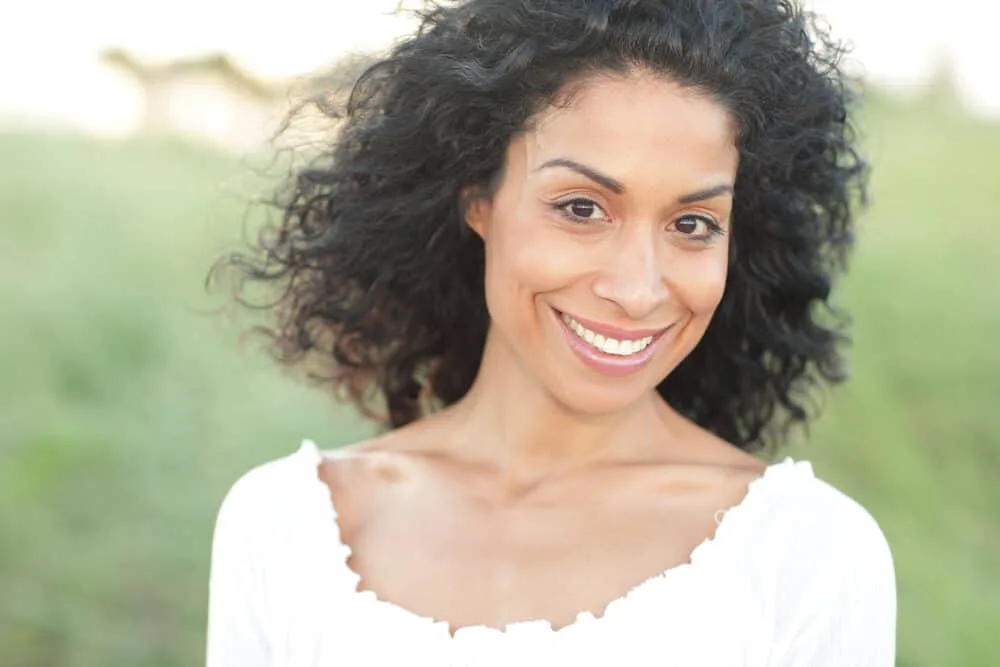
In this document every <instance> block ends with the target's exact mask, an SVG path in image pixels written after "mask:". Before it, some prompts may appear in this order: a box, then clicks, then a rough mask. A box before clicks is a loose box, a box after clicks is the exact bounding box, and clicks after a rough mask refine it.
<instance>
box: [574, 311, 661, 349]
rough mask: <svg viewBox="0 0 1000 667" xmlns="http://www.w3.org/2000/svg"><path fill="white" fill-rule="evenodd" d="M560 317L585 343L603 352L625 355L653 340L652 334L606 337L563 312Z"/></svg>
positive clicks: (644, 347)
mask: <svg viewBox="0 0 1000 667" xmlns="http://www.w3.org/2000/svg"><path fill="white" fill-rule="evenodd" d="M562 318H563V321H564V322H565V323H566V325H567V326H568V327H569V328H570V330H572V331H573V333H575V334H576V335H577V336H579V337H580V338H582V339H583V340H584V341H586V342H587V344H589V345H591V346H592V347H594V348H596V349H598V350H600V351H601V352H604V353H605V354H614V355H617V356H620V357H627V356H629V355H632V354H636V353H637V352H641V351H642V350H645V349H646V347H648V346H649V344H650V343H652V342H653V337H652V336H646V337H645V338H640V339H638V340H617V339H615V338H608V337H606V336H603V335H601V334H599V333H594V332H593V331H591V330H590V329H588V328H587V327H585V326H583V325H582V324H580V323H579V322H577V321H576V320H574V319H573V318H572V317H570V316H569V315H567V314H565V313H563V316H562Z"/></svg>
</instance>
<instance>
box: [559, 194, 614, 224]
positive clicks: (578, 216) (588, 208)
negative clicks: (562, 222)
mask: <svg viewBox="0 0 1000 667" xmlns="http://www.w3.org/2000/svg"><path fill="white" fill-rule="evenodd" d="M556 208H557V209H559V211H561V212H562V213H563V215H565V216H566V217H568V218H569V219H570V220H573V221H576V222H587V221H593V220H607V219H608V217H607V215H606V214H605V213H604V210H603V209H602V208H601V207H600V206H598V205H597V203H596V202H594V201H591V200H590V199H583V198H577V199H572V200H570V201H568V202H563V203H562V204H558V205H557V206H556Z"/></svg>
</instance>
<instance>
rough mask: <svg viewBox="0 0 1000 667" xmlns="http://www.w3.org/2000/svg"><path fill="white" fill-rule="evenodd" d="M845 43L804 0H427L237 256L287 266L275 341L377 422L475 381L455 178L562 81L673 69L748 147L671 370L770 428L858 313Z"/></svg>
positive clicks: (280, 274)
mask: <svg viewBox="0 0 1000 667" xmlns="http://www.w3.org/2000/svg"><path fill="white" fill-rule="evenodd" d="M842 54H843V48H842V46H841V45H840V43H838V42H836V41H835V40H833V39H832V38H831V37H830V35H829V32H828V30H827V29H826V27H825V26H824V25H823V24H822V23H820V22H819V21H818V20H817V19H816V17H814V16H813V15H811V14H809V13H808V12H805V11H804V10H802V9H801V8H800V7H798V6H797V4H796V3H795V2H793V1H792V0H459V1H451V2H438V3H435V4H433V5H432V6H431V7H429V8H427V9H425V10H424V11H422V12H421V13H420V26H419V29H418V30H417V31H416V32H415V34H413V35H412V36H411V37H409V38H407V39H405V40H402V41H400V42H398V43H396V44H395V45H394V46H393V48H392V49H391V51H389V52H388V54H387V55H386V56H385V57H382V58H379V59H376V60H375V61H374V62H373V64H371V66H369V67H368V68H367V69H365V70H364V72H363V73H362V74H361V76H360V77H359V78H358V79H357V81H356V82H355V83H354V85H353V88H352V89H351V90H350V94H349V96H348V98H347V100H346V105H345V108H343V110H342V112H341V113H340V116H339V121H338V122H339V129H338V132H337V134H336V135H335V138H334V139H333V140H331V141H330V142H329V144H328V145H327V147H326V148H325V149H324V150H323V151H322V153H321V154H320V155H318V156H317V157H316V158H315V159H313V160H312V161H311V162H310V163H309V164H308V165H307V166H305V167H303V168H300V169H298V170H297V171H295V172H294V173H293V175H292V177H291V179H290V180H289V181H288V182H286V183H285V186H286V188H285V189H283V190H281V191H280V192H281V193H282V194H281V196H279V197H278V198H277V199H276V200H275V202H274V203H275V205H276V206H277V207H278V210H279V211H280V219H275V220H273V223H272V225H271V226H270V227H269V228H268V229H267V230H266V231H267V232H268V233H266V234H263V235H262V236H261V239H260V241H259V243H258V244H257V245H256V246H255V248H254V252H253V253H251V254H236V255H232V256H229V257H227V258H225V259H224V260H223V264H227V265H230V266H236V267H237V268H238V269H239V272H240V275H241V277H242V280H251V281H258V282H262V283H264V284H269V285H271V286H274V287H278V292H277V293H278V294H279V296H278V298H277V300H276V301H275V302H274V303H273V305H274V306H275V310H274V315H275V321H274V323H273V326H272V327H267V328H265V331H266V332H267V333H268V335H269V337H270V338H269V340H270V341H271V343H272V346H271V349H272V350H273V352H274V353H275V355H276V356H277V358H278V359H279V360H281V361H282V362H284V363H286V364H296V363H298V362H301V361H303V359H304V358H306V357H307V356H308V357H310V358H316V357H318V358H321V359H325V360H326V361H327V362H331V363H330V365H329V368H332V369H333V372H332V373H320V372H314V373H312V375H313V377H314V378H318V379H323V380H327V381H330V382H332V383H333V385H334V386H335V387H336V388H337V389H338V390H344V393H343V394H342V395H346V397H347V398H349V399H350V400H352V401H354V403H355V404H356V405H357V406H358V407H359V408H360V409H361V410H362V412H363V413H364V414H365V415H367V416H369V417H372V418H374V419H376V420H377V421H379V422H380V423H381V424H382V426H383V427H385V428H395V427H399V426H401V425H404V424H406V423H408V422H411V421H413V420H415V419H418V418H420V417H421V416H422V415H423V414H425V413H426V412H427V411H428V410H432V409H434V407H435V406H440V405H448V404H451V403H454V402H455V401H457V400H459V399H460V398H461V397H462V396H463V395H464V394H465V393H466V392H467V391H468V390H469V388H470V386H471V385H472V382H473V380H474V378H475V376H476V373H477V371H478V368H479V364H480V359H481V356H482V352H483V347H484V342H485V338H486V332H487V327H488V324H489V315H488V313H487V308H486V303H485V297H484V285H483V273H484V265H483V262H484V253H483V247H482V241H481V239H480V238H479V237H478V236H476V235H475V234H473V233H470V232H469V231H468V228H467V225H465V224H464V219H465V218H464V214H465V206H466V205H467V201H466V200H465V199H463V192H468V191H469V190H470V189H471V190H472V191H476V190H478V191H481V192H483V191H485V192H489V190H490V188H491V187H493V186H494V185H495V181H496V179H497V178H498V175H499V174H501V173H502V171H501V170H502V168H503V163H504V156H505V150H506V147H507V145H508V143H509V142H510V140H511V138H512V137H513V136H514V135H515V134H516V133H519V132H522V131H524V130H525V129H526V128H528V127H529V125H530V123H531V122H532V119H533V118H534V117H535V116H536V114H537V113H538V112H540V111H541V110H543V109H545V108H546V107H547V106H548V105H551V104H553V103H556V102H558V100H559V97H560V95H561V94H562V91H564V90H565V89H566V86H567V85H568V84H569V83H571V82H573V81H580V80H583V79H584V78H585V77H586V76H587V75H589V74H593V73H598V72H612V73H627V72H629V71H633V70H637V69H638V70H642V71H647V72H653V73H657V74H661V75H662V76H664V77H667V78H669V79H671V80H673V81H675V82H677V83H679V84H682V85H686V86H690V87H693V88H694V89H697V90H699V91H702V92H704V93H706V94H708V95H710V96H711V98H712V99H714V100H716V101H717V102H719V103H721V104H722V105H724V107H725V108H727V109H728V110H729V112H730V114H731V116H732V118H733V120H734V121H735V125H736V128H737V147H738V149H739V156H740V161H739V168H738V173H737V181H736V194H735V199H734V208H733V214H732V220H733V228H732V244H731V259H730V272H729V276H728V282H727V285H726V291H725V295H724V297H723V300H722V302H721V304H720V306H719V308H718V309H717V311H716V314H715V316H714V318H713V320H712V322H711V324H710V325H709V328H708V330H707V332H706V333H705V336H704V338H703V339H702V341H701V342H700V343H699V345H698V346H697V347H696V348H695V350H694V351H693V352H692V353H691V354H690V355H689V356H688V357H687V358H686V359H685V360H684V361H683V362H682V363H681V364H680V365H679V366H678V367H677V368H676V369H675V370H674V371H673V372H672V373H670V374H669V375H668V377H666V378H665V379H664V380H663V381H662V382H661V383H660V384H659V386H658V391H659V393H660V394H661V395H662V396H663V398H664V399H665V400H666V401H667V402H668V403H669V404H670V405H671V406H673V407H674V408H675V409H676V410H678V411H679V412H680V413H682V414H684V415H686V416H687V417H689V418H690V419H692V420H693V421H695V422H696V423H698V424H699V425H701V426H702V427H704V428H705V429H707V430H709V431H711V432H713V433H715V434H716V435H718V436H720V437H721V438H723V439H725V440H727V441H729V442H731V443H732V444H734V445H736V446H737V447H739V448H741V449H744V450H745V451H750V452H752V451H757V450H760V449H763V448H764V447H765V446H766V445H768V444H773V443H775V442H777V441H781V440H783V439H784V438H786V437H787V435H788V429H789V427H791V426H793V425H796V424H805V423H807V421H808V420H809V419H810V418H812V417H813V416H814V412H815V410H813V409H812V408H814V407H816V403H815V400H814V399H816V398H817V394H816V392H817V391H818V390H820V389H821V388H822V387H823V386H824V385H827V384H832V383H836V382H840V381H842V380H843V379H844V371H843V360H842V343H843V342H845V341H846V339H847V337H846V334H845V331H846V324H847V318H846V316H844V315H843V314H842V313H841V312H840V311H838V310H836V309H834V308H833V307H832V306H830V303H829V297H830V293H831V287H832V283H833V281H834V279H835V278H836V276H837V275H838V274H839V273H840V272H842V271H843V269H844V268H845V263H846V260H847V257H848V254H849V250H850V247H851V245H852V238H853V235H852V226H853V225H852V221H853V218H854V217H855V213H856V209H857V208H858V206H859V205H861V204H863V203H864V201H865V193H866V176H867V167H866V164H865V162H864V160H863V159H862V157H861V156H860V155H859V153H858V151H857V149H856V146H855V143H856V132H855V130H854V125H853V122H852V119H853V116H852V118H851V119H849V118H848V109H849V108H850V107H851V106H852V105H853V102H854V101H855V99H856V95H855V87H854V86H853V84H852V82H851V81H850V80H849V78H848V77H847V76H846V75H845V74H844V72H843V70H842V69H841V65H840V62H841V57H842ZM319 108H320V109H321V110H322V111H323V113H325V114H328V115H331V116H333V115H336V111H335V110H334V109H333V108H331V106H330V105H329V104H322V105H319ZM376 406H378V407H377V408H376Z"/></svg>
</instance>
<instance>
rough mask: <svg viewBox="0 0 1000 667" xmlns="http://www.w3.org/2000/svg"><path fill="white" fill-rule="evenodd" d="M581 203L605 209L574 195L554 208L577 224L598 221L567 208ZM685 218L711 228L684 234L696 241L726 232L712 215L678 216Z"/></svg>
mask: <svg viewBox="0 0 1000 667" xmlns="http://www.w3.org/2000/svg"><path fill="white" fill-rule="evenodd" d="M579 203H587V204H592V205H593V206H594V207H595V208H597V209H599V210H600V211H604V209H603V208H602V207H601V206H600V204H598V203H597V202H595V201H593V200H592V199H587V198H586V197H574V198H572V199H568V200H565V201H562V202H559V203H557V204H554V205H553V208H554V209H555V210H556V211H557V212H558V213H559V214H560V215H562V216H563V217H564V218H566V219H567V220H569V221H570V222H572V223H574V224H577V225H586V224H589V223H591V222H596V221H593V220H589V219H587V218H581V217H579V216H576V215H573V214H572V213H570V212H569V211H568V210H567V208H568V207H569V206H572V205H573V204H579ZM605 215H607V213H606V212H605ZM685 219H694V220H699V221H701V222H704V223H705V225H706V226H707V227H708V228H709V233H708V234H703V235H701V236H691V235H688V234H684V236H687V237H688V238H691V239H694V240H696V241H703V242H708V241H711V240H712V239H713V238H715V237H716V236H721V235H723V234H725V233H726V230H724V229H723V228H722V226H721V225H720V224H719V223H718V222H716V221H715V220H714V219H712V218H711V217H709V216H707V215H698V214H695V213H689V214H687V215H684V216H681V217H680V218H678V220H685Z"/></svg>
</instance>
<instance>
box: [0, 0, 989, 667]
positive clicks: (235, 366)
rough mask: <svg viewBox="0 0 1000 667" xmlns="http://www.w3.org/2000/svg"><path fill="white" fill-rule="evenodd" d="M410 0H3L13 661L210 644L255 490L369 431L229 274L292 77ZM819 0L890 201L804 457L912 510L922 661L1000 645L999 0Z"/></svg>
mask: <svg viewBox="0 0 1000 667" xmlns="http://www.w3.org/2000/svg"><path fill="white" fill-rule="evenodd" d="M407 4H412V3H405V2H404V3H400V2H398V0H364V2H361V1H360V0H323V1H322V2H319V1H316V0H283V1H282V2H280V3H279V2H274V1H271V0H261V1H260V2H258V3H256V4H254V3H246V2H236V0H197V1H195V0H172V1H171V2H165V1H164V0H146V1H145V2H125V1H124V0H121V1H119V0H89V1H87V2H81V3H76V4H69V3H62V2H59V3H56V2H54V0H36V2H34V3H16V6H13V7H5V8H4V11H3V14H4V18H3V23H2V25H0V665H3V666H4V667H6V666H11V667H54V666H60V667H97V666H98V665H100V666H102V667H103V666H107V665H116V666H117V665H139V664H141V665H145V666H146V667H180V666H182V665H183V666H189V665H196V664H200V663H202V662H203V652H204V626H205V609H206V584H207V576H208V557H209V548H210V540H211V531H212V524H213V520H214V517H215V512H216V510H217V509H218V504H219V502H220V501H221V499H222V496H223V494H224V493H225V491H226V490H227V489H228V488H229V486H230V485H231V484H232V482H233V481H234V480H235V479H236V478H237V477H238V476H239V475H241V474H242V473H243V472H245V471H246V470H248V469H249V468H250V467H252V466H255V465H257V464H259V463H262V462H264V461H266V460H269V459H272V458H275V457H279V456H283V455H286V454H288V453H291V452H292V451H294V449H296V448H297V446H298V444H299V441H300V439H301V438H304V437H309V438H314V439H315V440H317V442H319V443H320V445H321V446H323V447H334V446H337V445H340V444H344V443H347V442H350V441H352V440H355V439H357V438H359V437H362V436H364V435H365V434H366V433H369V432H370V428H369V427H368V426H366V425H365V424H364V423H362V422H360V421H359V420H358V419H357V418H355V417H354V416H353V415H352V414H351V413H350V412H349V411H347V410H345V409H344V408H340V407H337V406H336V405H335V404H334V403H333V402H332V400H330V399H329V398H327V397H325V396H324V395H322V394H321V393H320V392H318V391H315V390H311V389H308V388H307V387H305V386H304V385H303V384H302V383H300V382H297V381H296V380H294V379H293V378H291V377H289V376H287V375H285V374H283V373H282V372H280V371H279V370H278V368H277V367H276V366H274V365H273V364H272V363H271V362H270V361H269V359H268V358H267V357H266V356H265V355H264V354H263V353H262V352H261V350H260V349H259V346H256V345H245V344H243V343H241V338H240V334H241V332H242V331H243V329H244V328H245V327H246V326H248V324H250V323H252V320H251V316H250V315H248V314H245V313H240V312H239V311H228V310H227V311H225V312H222V313H219V312H218V309H219V307H220V305H222V304H223V303H224V299H223V298H222V297H220V296H219V295H216V296H212V295H210V294H208V293H206V291H205V289H204V278H205V275H206V272H207V270H208V268H209V267H210V265H211V263H212V262H213V261H214V260H215V259H216V258H217V257H218V256H220V255H221V254H223V253H226V252H229V251H231V250H234V249H239V248H240V247H241V244H242V239H243V238H244V235H245V234H246V233H252V228H253V226H254V224H256V223H258V222H260V220H261V219H262V211H260V210H259V208H258V207H254V206H252V205H250V200H251V199H252V198H253V197H254V196H257V195H260V194H266V190H267V188H271V187H274V186H275V185H276V181H273V180H268V178H267V177H266V171H267V170H266V169H262V168H261V167H262V166H264V165H268V164H270V162H269V156H270V154H269V151H270V150H272V149H271V148H269V147H268V144H267V139H268V137H269V136H270V135H271V134H272V133H273V131H274V130H275V129H276V127H277V124H278V121H279V120H280V119H281V117H282V116H283V114H284V113H285V112H286V111H287V109H288V105H289V100H290V99H291V94H290V92H289V91H291V90H295V89H299V90H303V89H306V90H307V89H310V87H312V88H315V86H316V85H317V84H319V85H322V84H323V82H325V81H330V80H331V78H330V77H331V76H334V75H335V74H336V73H337V72H340V71H342V69H343V67H344V65H343V63H344V62H345V60H344V59H345V58H348V57H349V56H351V54H355V53H371V52H377V51H378V50H379V49H382V48H384V47H385V46H386V45H388V44H389V43H390V42H391V41H392V39H394V38H395V37H396V36H398V35H400V34H402V33H404V32H406V31H407V30H408V29H410V28H412V25H413V23H412V21H411V19H410V18H409V17H407V16H406V15H401V14H399V13H396V11H395V10H397V9H398V8H399V6H400V5H407ZM809 4H811V5H813V6H815V8H817V9H818V10H819V11H820V12H822V13H824V14H825V15H826V16H827V17H828V19H829V22H830V24H831V25H832V27H833V29H834V31H835V32H836V34H838V35H840V36H841V37H843V38H845V39H847V40H849V41H851V42H853V44H854V46H855V48H854V51H853V53H852V55H851V67H853V68H856V72H857V73H858V74H859V75H862V76H864V77H865V78H866V79H867V81H868V83H869V84H870V92H869V96H868V99H867V101H866V103H865V107H864V109H863V111H862V117H861V125H862V129H863V132H864V135H865V150H866V152H867V154H868V155H869V156H870V157H871V159H872V161H873V163H874V176H873V194H874V199H873V205H872V207H871V208H870V210H869V211H868V212H867V213H866V214H865V215H864V217H863V218H862V219H861V220H860V221H859V244H858V249H857V253H856V256H855V260H854V263H853V269H852V271H851V273H850V275H849V277H848V278H847V279H846V280H845V281H844V283H843V284H842V286H841V288H840V290H839V293H838V297H839V301H840V303H841V304H842V305H844V306H846V307H847V308H849V309H850V310H851V311H852V312H853V315H854V320H855V325H854V338H855V344H854V347H853V352H852V356H851V359H852V374H853V380H852V381H851V382H850V383H849V384H848V385H846V386H845V387H843V388H841V389H840V390H838V391H837V392H835V393H834V394H833V395H832V396H831V397H830V399H829V402H828V406H827V410H826V412H825V413H824V416H823V418H822V420H821V421H820V422H819V423H818V424H817V426H816V427H815V428H814V429H813V430H812V432H811V435H810V437H809V439H808V441H803V442H801V443H796V444H795V445H794V447H793V448H792V450H791V452H790V454H791V455H793V456H795V457H796V458H803V459H809V460H811V461H812V462H813V465H814V467H815V469H816V471H817V474H818V475H819V476H820V477H822V478H824V479H826V480H828V481H830V482H831V483H833V484H834V485H836V486H838V487H839V488H841V489H842V490H844V491H845V492H846V493H848V494H849V495H851V496H853V497H854V498H856V499H857V500H859V501H860V502H861V503H862V504H864V505H865V506H866V507H867V508H868V509H869V510H870V511H871V512H872V514H873V515H874V516H875V517H876V519H877V520H878V521H879V523H880V525H881V526H882V528H883V530H884V531H885V533H886V535H887V537H888V539H889V542H890V545H891V546H892V548H893V553H894V557H895V563H896V570H897V577H898V586H899V605H900V606H899V635H898V636H899V644H898V654H899V659H898V664H899V665H901V666H906V667H915V666H918V665H919V666H927V667H931V666H933V667H941V666H944V665H948V666H950V665H956V666H957V665H961V666H962V667H978V666H983V667H985V666H986V665H998V664H1000V649H998V648H997V646H996V634H997V631H998V630H1000V520H998V518H997V513H998V510H1000V484H998V483H997V479H996V477H997V475H998V474H1000V351H998V346H997V343H996V342H995V341H996V339H995V338H994V337H993V336H994V335H996V334H997V332H998V331H1000V297H998V296H997V290H998V288H1000V261H998V260H1000V256H998V249H1000V214H998V211H1000V74H998V73H997V72H998V71H1000V53H998V50H997V39H996V36H995V34H994V32H993V31H994V30H995V26H996V25H997V21H998V19H1000V5H998V3H996V2H994V0H951V1H950V2H949V3H947V11H943V10H942V9H941V7H940V4H939V3H934V4H933V5H932V4H929V3H928V4H927V5H922V4H921V3H912V2H906V1H905V0H825V1H823V0H814V1H813V2H810V3H809ZM338 68H339V69H338ZM991 341H993V342H991Z"/></svg>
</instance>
